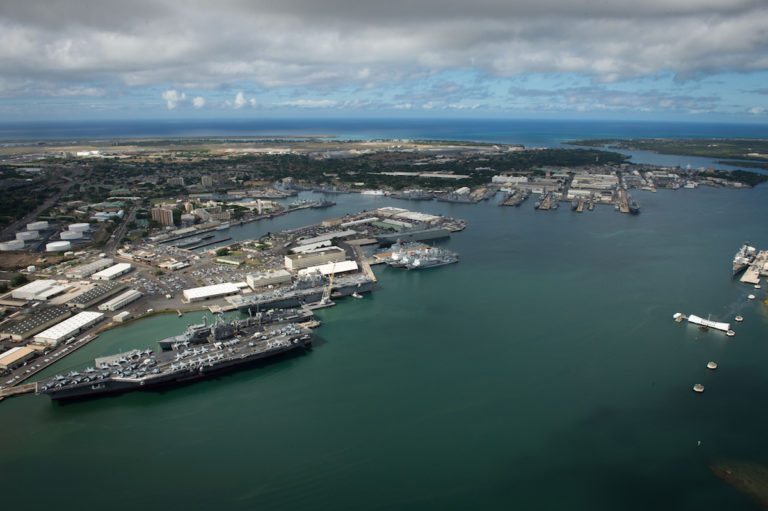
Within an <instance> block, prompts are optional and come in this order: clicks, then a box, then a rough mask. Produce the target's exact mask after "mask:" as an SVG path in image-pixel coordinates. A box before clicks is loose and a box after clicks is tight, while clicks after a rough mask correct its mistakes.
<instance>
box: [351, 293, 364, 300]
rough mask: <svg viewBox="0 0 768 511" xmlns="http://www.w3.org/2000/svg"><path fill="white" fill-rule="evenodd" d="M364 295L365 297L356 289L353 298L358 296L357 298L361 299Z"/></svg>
mask: <svg viewBox="0 0 768 511" xmlns="http://www.w3.org/2000/svg"><path fill="white" fill-rule="evenodd" d="M362 297H363V295H361V294H360V293H358V292H357V291H355V292H354V293H352V298H357V299H358V300H359V299H360V298H362Z"/></svg>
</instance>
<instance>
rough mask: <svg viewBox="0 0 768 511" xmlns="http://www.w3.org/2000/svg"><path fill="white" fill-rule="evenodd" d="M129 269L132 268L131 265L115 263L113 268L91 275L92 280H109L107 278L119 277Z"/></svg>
mask: <svg viewBox="0 0 768 511" xmlns="http://www.w3.org/2000/svg"><path fill="white" fill-rule="evenodd" d="M131 268H133V266H131V263H117V264H116V265H114V266H110V267H109V268H107V269H106V270H101V271H100V272H98V273H94V274H93V275H92V278H101V277H106V278H109V277H114V276H116V275H120V274H122V273H125V272H127V271H128V270H130V269H131Z"/></svg>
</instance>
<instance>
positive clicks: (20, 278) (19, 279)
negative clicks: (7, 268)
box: [11, 273, 29, 287]
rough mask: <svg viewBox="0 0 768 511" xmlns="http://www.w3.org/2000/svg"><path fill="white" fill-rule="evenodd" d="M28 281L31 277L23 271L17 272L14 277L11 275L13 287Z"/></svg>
mask: <svg viewBox="0 0 768 511" xmlns="http://www.w3.org/2000/svg"><path fill="white" fill-rule="evenodd" d="M28 282H29V279H28V278H27V276H26V275H24V274H23V273H17V274H16V275H14V276H13V277H11V287H19V286H23V285H24V284H26V283H28Z"/></svg>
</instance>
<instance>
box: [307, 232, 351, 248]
mask: <svg viewBox="0 0 768 511" xmlns="http://www.w3.org/2000/svg"><path fill="white" fill-rule="evenodd" d="M356 234H357V232H356V231H352V230H347V231H333V232H329V233H326V234H321V235H320V236H315V237H314V238H306V239H303V240H299V241H298V243H299V245H311V244H313V243H320V242H321V241H330V240H335V239H337V238H348V237H350V236H355V235H356Z"/></svg>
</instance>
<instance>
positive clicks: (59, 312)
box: [2, 305, 70, 335]
mask: <svg viewBox="0 0 768 511" xmlns="http://www.w3.org/2000/svg"><path fill="white" fill-rule="evenodd" d="M69 314H70V312H69V309H68V308H67V307H64V306H61V305H59V306H56V307H48V308H45V309H36V310H35V313H34V314H33V315H31V316H28V317H27V318H25V319H22V320H21V321H16V322H14V323H12V324H10V325H6V326H5V327H3V330H2V331H3V333H5V334H10V335H23V334H25V333H26V332H29V331H30V330H34V329H35V328H38V327H39V326H40V325H44V324H46V323H48V322H49V321H53V320H55V319H58V318H63V317H66V316H69Z"/></svg>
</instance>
